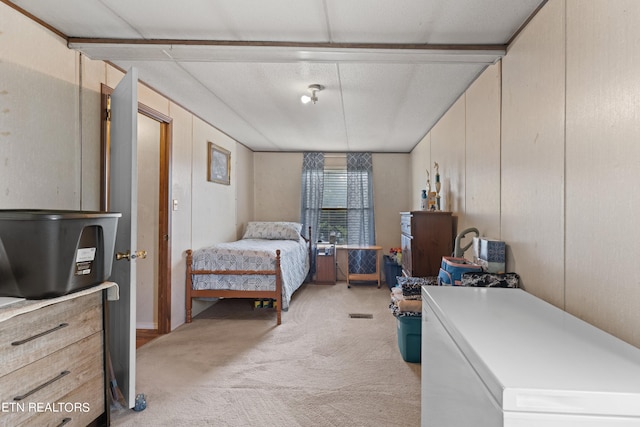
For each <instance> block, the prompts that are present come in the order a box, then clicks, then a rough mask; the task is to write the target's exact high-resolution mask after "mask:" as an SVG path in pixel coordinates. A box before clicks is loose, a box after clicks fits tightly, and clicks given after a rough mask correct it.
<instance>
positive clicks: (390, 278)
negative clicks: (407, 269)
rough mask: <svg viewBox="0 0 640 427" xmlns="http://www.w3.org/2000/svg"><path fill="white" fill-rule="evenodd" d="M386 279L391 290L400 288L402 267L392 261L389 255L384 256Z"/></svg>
mask: <svg viewBox="0 0 640 427" xmlns="http://www.w3.org/2000/svg"><path fill="white" fill-rule="evenodd" d="M383 258H384V279H385V281H386V282H387V285H388V286H389V289H391V288H393V287H395V286H398V276H402V266H401V265H399V264H397V263H396V262H395V261H393V260H392V259H391V257H390V256H389V255H384V257H383Z"/></svg>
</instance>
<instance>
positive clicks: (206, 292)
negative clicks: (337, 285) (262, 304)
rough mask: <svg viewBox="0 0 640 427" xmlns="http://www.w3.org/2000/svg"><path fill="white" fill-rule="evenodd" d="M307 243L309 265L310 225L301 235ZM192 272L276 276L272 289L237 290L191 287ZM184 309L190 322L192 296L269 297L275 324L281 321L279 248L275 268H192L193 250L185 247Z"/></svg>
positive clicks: (310, 254) (310, 250) (310, 252)
mask: <svg viewBox="0 0 640 427" xmlns="http://www.w3.org/2000/svg"><path fill="white" fill-rule="evenodd" d="M302 238H303V239H304V240H305V241H306V242H307V244H308V245H309V263H310V265H311V256H312V247H311V227H309V238H308V239H307V238H306V237H304V236H302ZM193 274H200V275H206V274H224V275H240V276H248V275H266V276H276V289H275V290H274V291H239V290H229V289H202V290H195V289H193V279H192V275H193ZM186 288H187V289H186V291H187V294H186V301H185V302H186V309H187V310H186V311H187V313H186V314H187V318H186V321H187V323H191V320H192V318H191V309H192V305H193V301H192V298H251V299H254V298H270V299H274V300H276V307H275V308H276V313H277V323H276V324H277V325H280V324H281V323H282V317H281V312H282V270H281V267H280V249H277V250H276V268H275V270H258V271H256V270H194V269H193V251H192V250H191V249H187V280H186Z"/></svg>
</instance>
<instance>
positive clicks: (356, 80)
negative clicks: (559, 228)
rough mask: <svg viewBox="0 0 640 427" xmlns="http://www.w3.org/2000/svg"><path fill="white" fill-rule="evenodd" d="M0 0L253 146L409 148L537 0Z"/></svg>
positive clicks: (496, 54) (501, 49)
mask: <svg viewBox="0 0 640 427" xmlns="http://www.w3.org/2000/svg"><path fill="white" fill-rule="evenodd" d="M3 1H4V0H3ZM5 3H13V4H14V5H15V6H17V7H18V8H21V9H23V10H24V11H25V12H26V13H28V14H30V15H32V16H34V17H35V18H37V19H39V20H40V21H42V22H43V23H45V24H46V25H48V26H49V27H50V28H52V29H54V30H55V31H57V32H59V33H60V34H62V35H63V36H65V37H67V39H68V41H69V46H70V47H71V48H73V49H77V50H79V51H81V52H83V53H84V54H86V55H87V56H88V57H90V58H92V59H100V60H106V61H109V62H111V63H113V64H114V65H116V66H118V67H120V68H122V69H124V70H127V69H129V68H130V67H136V68H137V69H138V72H139V77H140V80H142V81H144V82H145V83H146V84H148V85H149V86H151V87H153V88H155V89H156V90H158V91H160V92H161V93H163V94H164V95H166V96H167V97H169V98H171V99H172V100H174V101H175V102H177V103H179V104H180V105H182V106H183V107H185V108H187V109H188V110H190V111H192V112H193V113H194V114H196V115H198V116H199V117H200V118H202V119H203V120H205V121H207V122H208V123H210V124H212V125H213V126H215V127H216V128H218V129H220V130H221V131H223V132H224V133H226V134H227V135H229V136H231V137H232V138H234V139H235V140H237V141H238V142H240V143H242V144H244V145H246V146H247V147H249V148H250V149H252V150H255V151H335V152H345V151H374V152H409V151H411V150H412V149H413V147H414V146H415V145H416V144H417V143H418V142H419V141H420V140H421V139H422V138H423V137H424V135H425V134H426V133H427V132H428V131H429V130H430V129H431V127H432V126H433V125H434V124H435V123H436V122H437V121H438V119H439V118H440V117H441V116H442V115H443V114H444V113H445V112H446V111H447V109H448V108H449V107H450V106H451V105H452V104H453V103H454V102H455V101H456V100H457V99H458V98H459V96H460V95H461V94H462V93H463V92H464V91H465V90H466V89H467V88H468V86H469V85H470V84H471V83H472V82H473V81H474V80H475V78H476V77H477V76H478V75H479V74H480V73H481V72H482V71H483V70H484V69H485V68H486V67H487V66H488V65H489V64H492V63H495V62H496V61H497V60H499V59H500V58H501V57H502V56H503V55H504V54H505V47H506V44H507V43H508V42H509V40H510V39H511V38H512V37H513V36H514V34H516V33H517V31H518V29H519V28H521V26H522V25H523V24H524V23H525V22H526V21H527V19H529V18H530V17H531V16H532V14H534V13H535V11H536V10H537V9H538V8H539V7H540V6H541V4H542V3H544V1H543V0H518V1H513V0H484V1H476V0H431V1H425V0H402V1H388V0H348V1H345V0H269V1H267V0H251V1H249V0H184V1H180V2H176V1H170V0H135V1H130V0H57V1H55V2H54V1H41V0H22V1H20V0H17V1H13V2H8V1H5ZM310 84H321V85H323V86H325V90H323V91H322V92H320V93H319V94H318V98H319V100H318V102H317V103H316V104H306V105H303V104H302V103H301V102H300V96H301V95H302V94H305V93H308V90H307V87H308V86H309V85H310Z"/></svg>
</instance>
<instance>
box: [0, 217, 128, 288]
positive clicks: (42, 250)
mask: <svg viewBox="0 0 640 427" xmlns="http://www.w3.org/2000/svg"><path fill="white" fill-rule="evenodd" d="M121 216H122V214H120V213H109V212H84V211H50V210H0V296H10V297H20V298H29V299H43V298H54V297H58V296H61V295H66V294H68V293H71V292H73V291H76V290H79V289H83V288H86V287H89V286H93V285H96V284H98V283H101V282H104V281H105V280H107V279H108V278H109V277H110V276H111V266H112V264H113V254H114V249H115V240H116V230H117V226H118V218H120V217H121Z"/></svg>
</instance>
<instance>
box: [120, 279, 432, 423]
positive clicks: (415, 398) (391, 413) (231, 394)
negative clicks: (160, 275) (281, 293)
mask: <svg viewBox="0 0 640 427" xmlns="http://www.w3.org/2000/svg"><path fill="white" fill-rule="evenodd" d="M388 304H389V290H388V288H387V287H386V286H384V285H383V287H382V288H381V289H377V288H376V287H375V286H369V285H357V286H353V287H352V288H351V289H347V286H346V283H344V282H342V283H338V284H337V285H334V286H331V285H314V284H307V285H304V286H303V287H301V288H300V289H299V290H298V291H297V292H296V293H295V294H294V297H293V299H292V302H291V306H290V308H289V311H288V312H283V313H282V325H280V326H275V312H274V311H273V310H271V309H259V310H258V309H256V310H253V309H252V303H251V302H250V301H249V300H232V299H227V300H224V301H220V302H218V303H217V304H215V305H214V306H213V307H211V308H209V309H207V310H206V311H205V312H203V313H201V314H200V315H199V316H198V317H196V318H195V319H194V321H193V323H191V324H188V325H182V326H181V327H179V328H177V329H176V330H175V331H174V332H172V333H170V334H168V335H165V336H163V337H160V338H158V339H156V340H154V341H152V342H151V343H149V344H146V345H145V346H143V347H142V348H140V349H139V350H138V355H137V390H136V391H137V393H144V394H145V395H146V398H147V408H146V409H145V410H144V411H141V412H134V411H133V410H126V411H120V412H117V413H113V415H112V425H115V426H138V427H139V426H278V427H288V426H304V427H307V426H341V427H343V426H376V427H377V426H402V427H408V426H419V425H420V364H412V363H406V362H404V361H403V360H402V356H401V354H400V351H399V349H398V343H397V331H396V320H395V318H394V317H393V316H392V315H391V313H390V311H389V309H388ZM349 313H361V314H372V315H373V318H372V319H366V318H350V317H349V315H348V314H349Z"/></svg>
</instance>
